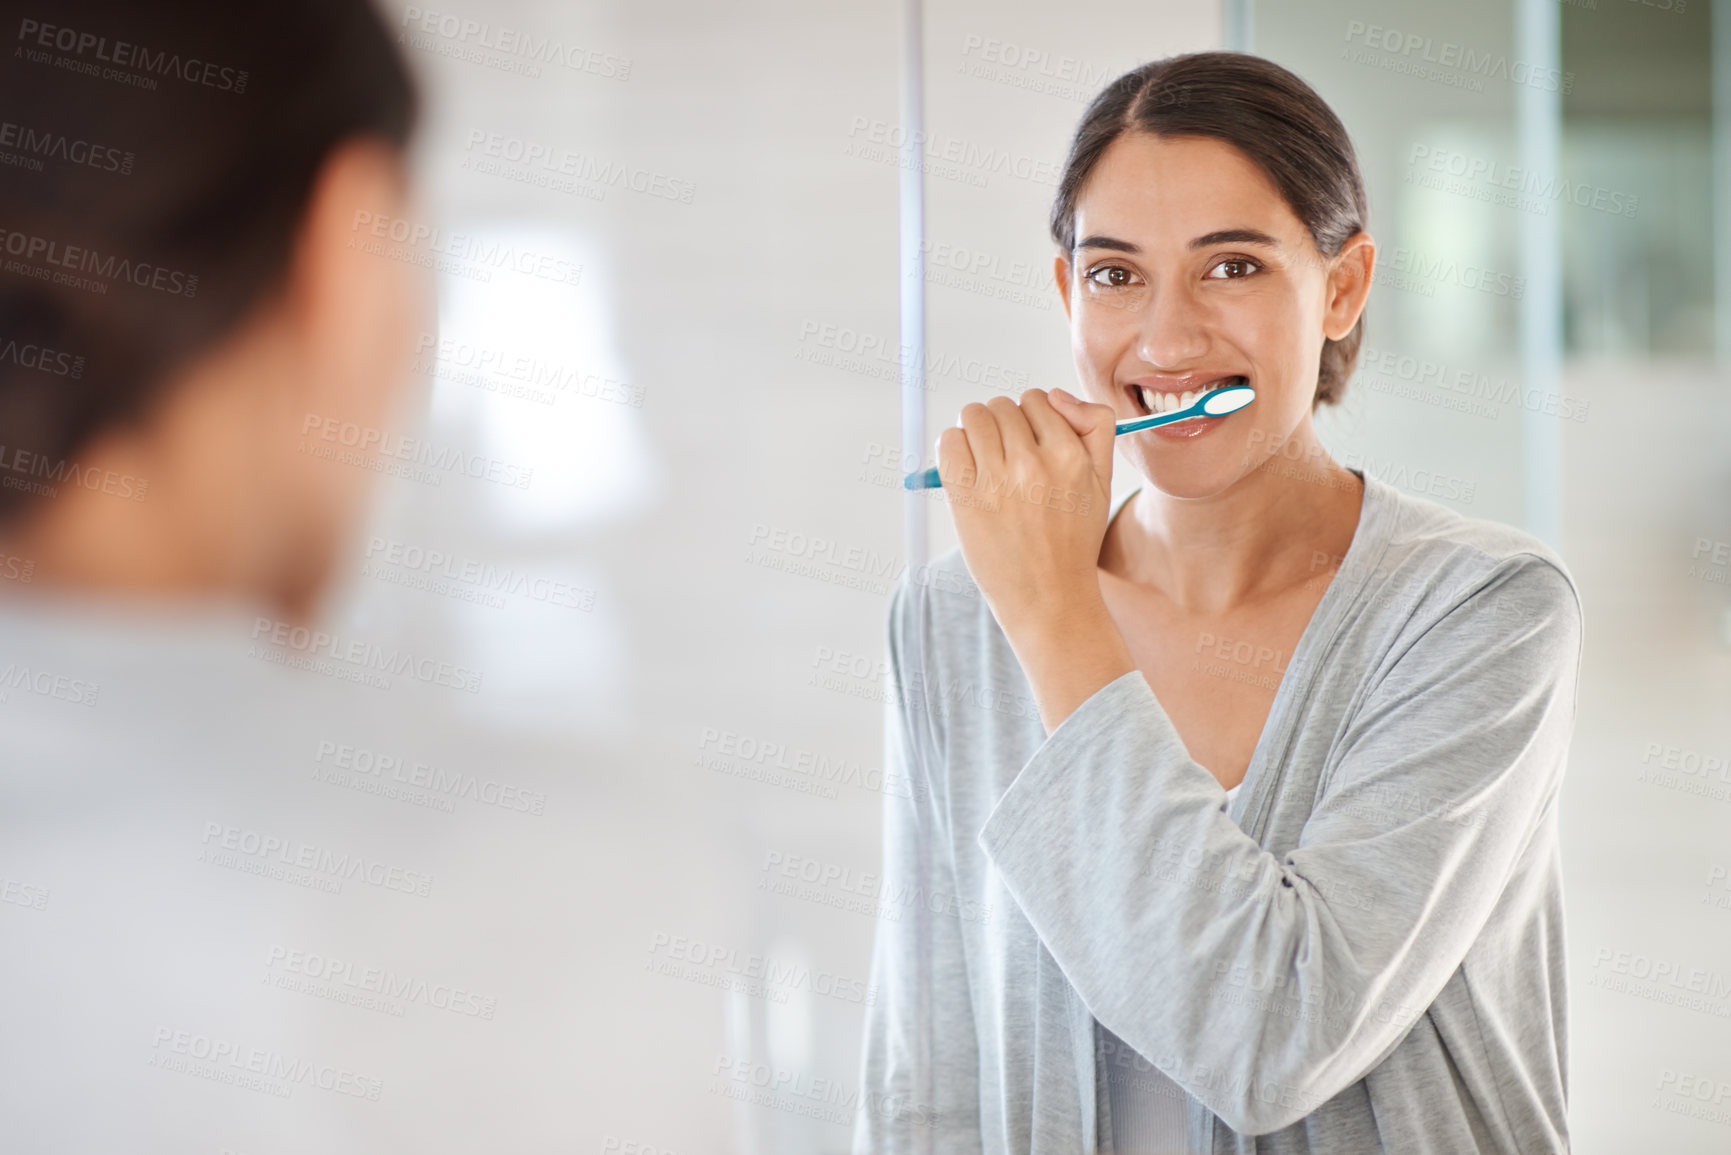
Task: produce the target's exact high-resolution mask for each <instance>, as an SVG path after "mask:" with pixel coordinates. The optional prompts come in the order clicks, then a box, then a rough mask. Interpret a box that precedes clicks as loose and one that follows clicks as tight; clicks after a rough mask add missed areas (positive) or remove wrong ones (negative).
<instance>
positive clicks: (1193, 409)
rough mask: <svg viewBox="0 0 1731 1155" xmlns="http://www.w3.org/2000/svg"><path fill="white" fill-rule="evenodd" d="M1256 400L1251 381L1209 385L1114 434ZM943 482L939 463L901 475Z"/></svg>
mask: <svg viewBox="0 0 1731 1155" xmlns="http://www.w3.org/2000/svg"><path fill="white" fill-rule="evenodd" d="M1254 400H1256V390H1255V389H1252V388H1251V387H1250V386H1249V385H1224V386H1222V387H1220V388H1219V389H1210V390H1209V391H1208V392H1206V393H1204V394H1203V395H1202V396H1200V397H1198V398H1197V399H1196V400H1195V401H1194V402H1192V403H1191V404H1190V405H1189V406H1188V407H1186V408H1184V409H1174V410H1173V411H1172V412H1170V413H1150V414H1149V415H1148V416H1146V417H1128V418H1125V419H1124V420H1123V421H1120V422H1118V428H1117V431H1116V432H1115V433H1114V434H1113V436H1114V437H1122V436H1124V435H1125V434H1126V433H1140V432H1142V430H1144V429H1153V428H1154V427H1155V426H1157V425H1171V424H1172V423H1173V422H1175V421H1188V420H1189V419H1190V418H1192V417H1224V416H1226V415H1227V414H1228V413H1236V412H1238V411H1239V410H1240V409H1242V408H1244V407H1245V406H1246V405H1248V404H1250V403H1251V402H1252V401H1254ZM943 486H944V483H943V480H942V479H941V478H939V477H938V467H937V466H935V465H934V466H932V467H931V468H930V469H927V470H925V471H923V472H921V473H910V474H908V475H907V476H906V477H904V478H902V488H903V489H942V488H943Z"/></svg>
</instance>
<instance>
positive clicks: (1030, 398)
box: [1022, 389, 1078, 449]
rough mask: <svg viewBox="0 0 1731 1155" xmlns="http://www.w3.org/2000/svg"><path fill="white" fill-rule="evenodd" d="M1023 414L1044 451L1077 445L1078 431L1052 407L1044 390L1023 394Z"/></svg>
mask: <svg viewBox="0 0 1731 1155" xmlns="http://www.w3.org/2000/svg"><path fill="white" fill-rule="evenodd" d="M1022 412H1023V413H1025V414H1026V415H1027V419H1028V426H1029V428H1031V429H1032V430H1033V431H1034V437H1035V439H1036V440H1037V441H1038V442H1039V443H1040V447H1041V448H1042V449H1059V448H1064V447H1067V446H1074V445H1076V443H1077V436H1078V431H1077V430H1075V429H1073V428H1071V426H1070V422H1069V421H1067V420H1066V419H1065V418H1064V416H1063V415H1062V414H1061V413H1059V412H1058V411H1057V410H1056V409H1054V408H1053V407H1052V402H1051V401H1050V400H1048V399H1047V397H1046V391H1045V390H1044V389H1030V390H1028V391H1027V392H1026V393H1023V394H1022Z"/></svg>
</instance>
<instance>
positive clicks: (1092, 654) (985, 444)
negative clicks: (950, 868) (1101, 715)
mask: <svg viewBox="0 0 1731 1155" xmlns="http://www.w3.org/2000/svg"><path fill="white" fill-rule="evenodd" d="M1116 419H1117V415H1116V414H1115V413H1113V411H1112V409H1111V407H1110V406H1107V405H1093V404H1089V403H1087V402H1084V401H1080V400H1077V399H1076V398H1075V397H1072V396H1071V395H1070V394H1069V393H1066V392H1065V391H1064V390H1062V389H1054V390H1052V392H1051V393H1050V394H1048V393H1047V392H1046V391H1045V390H1043V389H1030V390H1028V391H1027V392H1026V393H1024V394H1022V400H1021V403H1020V404H1017V403H1016V402H1014V401H1012V400H1010V399H1009V398H1008V397H994V398H992V399H991V400H990V401H988V402H986V403H985V404H984V405H981V404H978V403H975V404H972V405H968V406H967V407H965V408H964V409H963V410H962V415H961V420H960V424H959V425H958V426H957V427H956V428H953V429H946V430H944V432H943V435H942V436H941V437H939V438H938V476H939V477H941V478H943V482H944V491H945V492H946V493H947V494H948V495H949V500H950V508H951V511H952V513H953V516H954V518H955V523H956V535H957V536H958V537H959V538H960V539H961V546H962V555H963V557H965V558H966V559H967V563H968V571H969V572H970V573H971V574H972V575H973V578H974V581H975V583H976V584H978V585H979V587H980V593H981V595H982V596H983V597H984V598H985V599H986V604H987V605H989V606H991V608H992V613H993V615H994V616H995V617H996V618H997V619H998V625H999V626H1000V627H1002V628H1003V631H1004V634H1005V636H1006V637H1007V638H1009V641H1010V645H1011V647H1012V648H1013V649H1014V650H1015V651H1016V657H1017V659H1018V660H1019V661H1020V662H1021V664H1022V670H1023V672H1024V673H1025V674H1026V675H1027V677H1028V681H1029V684H1030V685H1031V686H1032V688H1033V690H1034V697H1035V700H1036V701H1037V702H1038V703H1039V706H1040V715H1041V717H1042V719H1043V720H1044V721H1045V723H1046V727H1047V729H1048V730H1054V729H1056V728H1057V727H1058V725H1059V723H1061V722H1062V721H1063V720H1064V718H1067V717H1069V715H1070V713H1071V712H1072V711H1074V710H1075V708H1076V707H1077V706H1079V705H1081V704H1082V702H1084V701H1086V700H1087V698H1088V697H1090V696H1091V695H1092V694H1093V693H1094V691H1095V690H1098V689H1099V688H1100V687H1101V686H1104V685H1106V684H1107V683H1108V682H1110V681H1112V680H1113V679H1115V678H1117V677H1118V676H1119V675H1121V674H1125V673H1128V672H1129V671H1130V670H1132V669H1134V668H1135V665H1134V663H1132V662H1131V660H1130V655H1129V650H1128V649H1127V648H1126V647H1125V645H1124V640H1123V638H1122V637H1121V636H1120V635H1119V633H1118V629H1117V626H1116V625H1114V624H1113V622H1112V618H1111V615H1110V614H1108V613H1107V611H1106V603H1105V600H1104V599H1103V598H1102V597H1101V594H1100V578H1099V562H1100V545H1101V543H1102V542H1103V541H1104V540H1105V536H1106V522H1107V517H1108V515H1109V513H1110V506H1111V494H1112V442H1113V438H1114V436H1115V434H1116V428H1115V424H1116ZM1078 694H1079V695H1080V696H1079V697H1078V696H1077V695H1078Z"/></svg>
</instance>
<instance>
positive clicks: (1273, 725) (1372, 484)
mask: <svg viewBox="0 0 1731 1155" xmlns="http://www.w3.org/2000/svg"><path fill="white" fill-rule="evenodd" d="M1349 468H1350V467H1349ZM1352 473H1353V474H1354V475H1355V476H1357V477H1358V478H1359V480H1360V481H1362V482H1363V483H1364V496H1363V500H1362V501H1361V502H1360V504H1359V510H1358V524H1357V525H1356V526H1354V527H1353V531H1352V541H1351V542H1350V543H1349V544H1348V545H1347V547H1346V552H1345V553H1344V554H1343V555H1341V561H1340V568H1339V569H1337V570H1335V572H1334V577H1333V578H1332V579H1330V580H1329V583H1328V588H1327V589H1325V590H1323V591H1322V597H1321V599H1320V600H1318V602H1317V603H1316V608H1315V609H1314V610H1312V611H1311V613H1310V620H1309V621H1307V622H1306V623H1305V624H1304V630H1303V632H1302V633H1300V634H1299V636H1298V643H1297V645H1295V646H1294V647H1293V649H1292V657H1291V659H1289V660H1288V662H1287V663H1286V672H1285V673H1284V674H1282V675H1281V678H1280V686H1279V688H1278V689H1277V690H1276V691H1275V694H1274V701H1273V702H1272V703H1270V704H1269V707H1268V717H1266V718H1265V719H1263V722H1262V732H1261V733H1260V734H1258V735H1257V737H1256V746H1255V747H1254V748H1253V749H1252V750H1251V752H1250V763H1249V765H1247V766H1246V767H1245V768H1244V777H1242V778H1240V779H1239V780H1238V786H1237V787H1234V790H1235V791H1236V792H1235V793H1229V794H1228V796H1227V801H1228V813H1229V814H1230V815H1231V817H1232V818H1233V820H1234V821H1236V822H1237V823H1238V824H1239V827H1240V828H1241V829H1243V830H1244V832H1245V833H1246V834H1249V835H1250V836H1251V837H1253V838H1259V837H1260V832H1261V826H1262V820H1263V816H1264V815H1266V814H1267V812H1268V799H1269V798H1270V797H1271V796H1272V790H1271V789H1270V787H1271V786H1272V785H1275V784H1277V783H1276V782H1270V781H1268V780H1267V778H1268V776H1267V774H1266V773H1265V772H1264V769H1265V765H1266V763H1267V762H1268V761H1269V759H1270V758H1271V757H1272V756H1273V750H1274V747H1275V745H1276V744H1277V743H1278V744H1281V745H1284V744H1285V741H1286V736H1287V734H1288V733H1289V732H1290V731H1291V728H1292V727H1291V718H1290V717H1289V715H1290V713H1291V706H1292V702H1293V700H1294V699H1295V698H1298V697H1300V696H1302V695H1303V694H1305V693H1306V692H1307V691H1308V689H1309V686H1310V682H1311V680H1312V679H1313V678H1314V677H1315V675H1316V670H1317V668H1318V666H1319V663H1318V662H1316V661H1314V660H1313V651H1315V650H1316V649H1317V648H1318V647H1320V646H1323V645H1326V644H1327V639H1329V638H1331V637H1333V636H1334V633H1335V623H1336V622H1337V621H1338V619H1339V617H1340V615H1341V614H1343V613H1344V612H1345V610H1346V607H1348V606H1350V605H1351V604H1352V602H1353V601H1354V600H1355V599H1356V598H1357V594H1358V591H1359V589H1360V588H1361V587H1362V586H1363V585H1364V582H1365V580H1366V578H1368V577H1369V576H1370V572H1371V569H1372V567H1373V566H1374V565H1375V563H1376V561H1377V560H1378V559H1379V558H1380V557H1381V554H1382V546H1383V545H1384V544H1385V543H1386V542H1387V540H1388V534H1387V531H1386V527H1385V524H1384V523H1385V520H1386V517H1387V515H1388V512H1389V509H1390V508H1391V505H1392V496H1393V495H1392V493H1391V492H1390V490H1389V489H1388V487H1387V486H1386V485H1385V484H1384V483H1383V482H1382V481H1380V480H1378V479H1377V478H1375V477H1372V476H1371V475H1370V474H1368V473H1364V472H1362V471H1361V470H1357V469H1353V470H1352ZM1142 488H1143V487H1142V486H1140V485H1138V486H1137V487H1136V488H1135V489H1132V490H1130V491H1129V492H1128V493H1126V494H1125V495H1124V496H1123V497H1121V498H1119V499H1118V500H1117V501H1116V502H1115V503H1114V504H1113V506H1112V509H1111V511H1110V512H1109V513H1108V514H1107V517H1106V530H1107V532H1108V533H1110V532H1111V529H1112V523H1113V522H1114V521H1116V520H1118V515H1119V514H1120V513H1122V512H1123V511H1124V506H1126V505H1127V504H1129V502H1130V499H1131V498H1132V497H1135V496H1136V495H1137V494H1138V493H1140V492H1142ZM1373 555H1374V556H1373ZM1252 805H1254V806H1255V807H1256V809H1255V810H1254V811H1252V810H1251V806H1252ZM1246 816H1253V819H1252V820H1253V822H1254V823H1255V827H1256V828H1255V829H1252V828H1250V827H1247V826H1245V822H1244V820H1245V817H1246Z"/></svg>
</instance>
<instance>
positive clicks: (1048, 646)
mask: <svg viewBox="0 0 1731 1155" xmlns="http://www.w3.org/2000/svg"><path fill="white" fill-rule="evenodd" d="M1000 624H1001V625H1004V623H1000ZM1004 633H1005V636H1006V637H1007V638H1008V639H1009V642H1010V648H1011V649H1013V650H1014V651H1015V653H1016V660H1017V661H1018V662H1019V663H1020V664H1021V667H1022V673H1023V674H1024V675H1025V676H1026V677H1027V679H1028V685H1029V687H1030V688H1031V689H1032V690H1033V692H1034V702H1035V704H1036V705H1037V706H1038V707H1039V710H1040V720H1041V721H1042V722H1043V723H1045V726H1046V732H1047V733H1048V734H1049V733H1051V732H1052V731H1054V730H1056V729H1057V728H1058V727H1059V726H1060V725H1062V724H1063V722H1064V719H1066V718H1068V717H1069V716H1070V715H1071V714H1073V713H1075V712H1076V709H1077V707H1079V706H1081V704H1082V703H1083V702H1086V701H1087V700H1088V699H1089V698H1091V697H1093V696H1094V695H1095V694H1096V693H1098V692H1099V691H1100V690H1101V689H1102V688H1104V687H1105V686H1108V685H1110V684H1111V683H1113V682H1115V681H1117V680H1118V679H1119V678H1121V677H1123V676H1124V675H1125V674H1128V673H1130V672H1131V671H1132V670H1134V669H1135V668H1136V663H1135V661H1134V660H1132V659H1131V657H1130V648H1129V647H1128V646H1126V645H1125V644H1124V637H1123V635H1122V634H1120V633H1119V632H1118V625H1117V623H1116V622H1114V621H1113V620H1112V615H1111V614H1110V613H1109V612H1108V611H1107V609H1106V603H1105V601H1104V600H1103V599H1101V598H1099V597H1098V596H1096V597H1094V598H1092V599H1075V600H1073V601H1070V602H1068V603H1066V607H1065V609H1064V610H1062V611H1060V612H1058V613H1048V614H1042V615H1040V616H1039V617H1037V618H1030V619H1029V620H1027V621H1024V622H1018V623H1015V624H1013V625H1005V629H1004Z"/></svg>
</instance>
